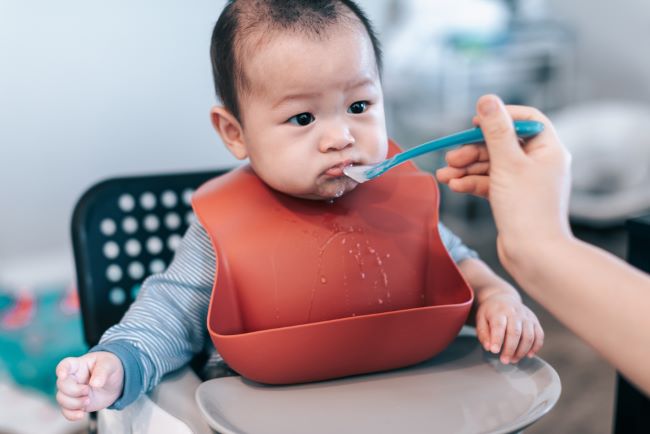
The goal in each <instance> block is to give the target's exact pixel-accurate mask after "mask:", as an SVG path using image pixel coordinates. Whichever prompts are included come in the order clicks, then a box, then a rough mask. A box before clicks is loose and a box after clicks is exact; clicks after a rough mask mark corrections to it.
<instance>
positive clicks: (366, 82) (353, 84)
mask: <svg viewBox="0 0 650 434" xmlns="http://www.w3.org/2000/svg"><path fill="white" fill-rule="evenodd" d="M363 86H375V80H374V79H372V78H370V77H363V78H361V79H359V80H355V81H350V82H349V83H348V84H347V85H346V86H345V90H350V89H354V88H357V87H363Z"/></svg>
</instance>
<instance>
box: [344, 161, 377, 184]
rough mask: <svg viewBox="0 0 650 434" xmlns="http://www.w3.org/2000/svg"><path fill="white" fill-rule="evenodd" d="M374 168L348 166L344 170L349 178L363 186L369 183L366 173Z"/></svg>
mask: <svg viewBox="0 0 650 434" xmlns="http://www.w3.org/2000/svg"><path fill="white" fill-rule="evenodd" d="M372 167H373V166H368V165H363V166H347V167H344V168H343V173H344V174H345V176H347V177H348V178H352V179H354V180H355V181H356V182H358V183H359V184H362V183H364V182H366V181H368V177H367V176H366V171H367V170H368V169H370V168H372Z"/></svg>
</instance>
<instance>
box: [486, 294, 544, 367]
mask: <svg viewBox="0 0 650 434" xmlns="http://www.w3.org/2000/svg"><path fill="white" fill-rule="evenodd" d="M476 334H477V336H478V340H479V342H481V344H482V345H483V348H485V350H486V351H490V352H492V353H494V354H498V353H499V352H500V353H501V356H500V360H501V362H502V363H517V362H519V360H521V359H522V358H523V357H524V356H528V357H533V356H534V355H535V354H536V353H537V352H538V351H539V350H540V348H542V345H543V344H544V331H543V330H542V326H540V324H539V320H538V319H537V316H535V314H534V313H533V312H532V311H531V310H530V309H528V308H527V307H526V306H524V304H523V303H522V302H521V301H520V300H519V297H518V296H517V295H514V294H510V293H507V292H502V291H496V292H495V293H494V294H491V295H489V296H488V297H486V298H485V299H484V300H482V302H481V303H480V304H479V305H478V310H477V311H476Z"/></svg>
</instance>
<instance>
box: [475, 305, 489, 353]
mask: <svg viewBox="0 0 650 434" xmlns="http://www.w3.org/2000/svg"><path fill="white" fill-rule="evenodd" d="M476 337H477V338H478V341H479V342H480V343H481V345H483V348H485V351H490V326H489V325H488V323H487V319H486V318H485V315H483V314H481V312H480V311H479V313H477V314H476Z"/></svg>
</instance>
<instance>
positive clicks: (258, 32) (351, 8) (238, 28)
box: [210, 0, 382, 122]
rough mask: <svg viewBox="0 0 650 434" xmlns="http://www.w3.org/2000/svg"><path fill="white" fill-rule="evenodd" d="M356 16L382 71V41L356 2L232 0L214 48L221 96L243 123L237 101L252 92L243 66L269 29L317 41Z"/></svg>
mask: <svg viewBox="0 0 650 434" xmlns="http://www.w3.org/2000/svg"><path fill="white" fill-rule="evenodd" d="M350 12H352V14H350ZM354 17H356V18H357V19H358V20H359V21H360V22H361V24H363V27H364V28H365V29H366V31H367V33H368V36H369V37H370V41H371V43H372V48H373V51H374V54H375V61H376V63H377V70H378V71H379V73H381V67H382V58H381V47H380V45H379V39H378V38H377V35H376V34H375V31H374V29H373V27H372V24H371V23H370V20H369V19H368V17H367V16H366V14H365V13H364V12H363V11H362V10H361V8H360V7H359V6H358V5H357V4H356V3H355V2H354V1H352V0H229V1H228V4H227V5H226V7H225V8H224V10H223V11H222V12H221V15H220V16H219V19H218V20H217V23H216V24H215V26H214V30H213V32H212V43H211V46H210V58H211V60H212V73H213V76H214V86H215V89H216V92H217V97H218V98H219V99H220V100H221V103H222V104H223V105H224V107H225V108H226V109H227V110H228V111H229V112H230V113H231V114H232V115H233V116H235V117H236V118H237V119H238V120H239V121H240V122H241V120H242V119H241V116H240V114H241V113H240V106H239V98H238V97H239V96H240V95H241V93H242V92H243V91H246V90H248V89H249V83H247V78H246V75H245V74H244V71H243V67H242V58H243V57H244V49H250V48H251V46H253V47H254V46H255V45H258V44H259V43H261V42H262V38H263V36H264V35H265V34H268V31H273V30H291V31H296V32H301V33H304V34H306V35H309V36H315V37H319V36H321V35H322V33H323V32H324V31H325V30H326V29H327V27H328V26H329V25H331V24H336V23H339V22H341V21H343V20H348V21H349V20H350V19H352V20H354ZM253 35H255V36H257V37H258V39H257V40H256V41H251V40H250V39H252V36H253ZM251 42H255V43H253V44H251Z"/></svg>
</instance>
